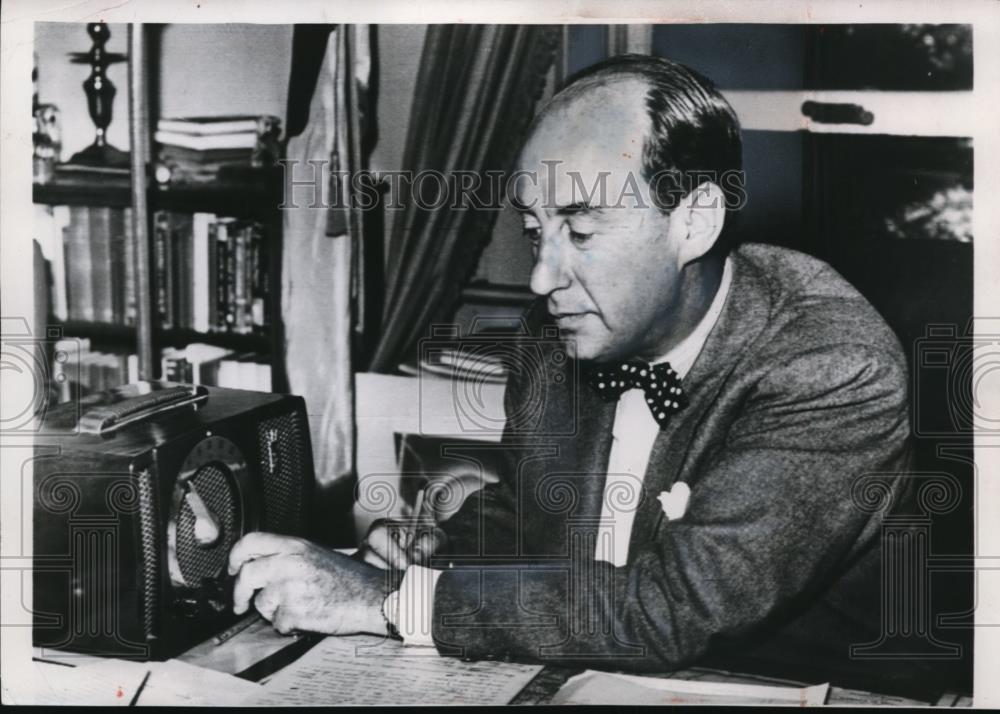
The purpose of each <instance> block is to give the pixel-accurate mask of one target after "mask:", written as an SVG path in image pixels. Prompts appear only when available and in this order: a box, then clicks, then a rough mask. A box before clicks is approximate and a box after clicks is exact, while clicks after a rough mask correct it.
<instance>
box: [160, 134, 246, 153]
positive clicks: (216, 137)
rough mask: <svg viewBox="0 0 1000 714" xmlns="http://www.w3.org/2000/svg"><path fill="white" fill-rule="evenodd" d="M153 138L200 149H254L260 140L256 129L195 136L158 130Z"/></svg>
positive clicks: (169, 143) (161, 142)
mask: <svg viewBox="0 0 1000 714" xmlns="http://www.w3.org/2000/svg"><path fill="white" fill-rule="evenodd" d="M153 138H154V139H155V141H156V142H157V143H159V144H165V145H169V146H180V147H183V148H187V149H196V150H199V151H202V150H205V149H253V148H254V147H256V146H257V142H258V141H259V140H260V137H259V136H258V134H257V132H256V131H246V132H240V133H238V134H211V135H207V136H195V135H191V134H181V133H179V132H172V131H157V132H156V133H155V134H154V135H153Z"/></svg>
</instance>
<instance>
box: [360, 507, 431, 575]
mask: <svg viewBox="0 0 1000 714" xmlns="http://www.w3.org/2000/svg"><path fill="white" fill-rule="evenodd" d="M444 541H445V534H444V531H442V530H441V529H440V528H438V527H437V526H436V525H435V524H434V522H433V521H431V520H424V521H419V522H418V523H417V524H415V525H414V524H412V523H411V522H410V521H404V520H392V519H388V518H380V519H379V520H377V521H375V522H374V523H372V525H371V528H369V529H368V536H367V537H366V538H365V540H364V542H363V543H362V544H361V545H360V546H359V547H358V552H357V553H355V554H354V557H355V558H356V559H357V560H363V561H364V562H365V563H368V564H369V565H374V566H375V567H376V568H383V569H388V568H396V569H397V570H406V568H407V567H409V566H411V565H426V564H427V563H428V561H429V560H430V557H431V556H432V555H434V553H435V552H436V551H437V550H438V549H439V548H440V547H441V546H442V545H443V544H444Z"/></svg>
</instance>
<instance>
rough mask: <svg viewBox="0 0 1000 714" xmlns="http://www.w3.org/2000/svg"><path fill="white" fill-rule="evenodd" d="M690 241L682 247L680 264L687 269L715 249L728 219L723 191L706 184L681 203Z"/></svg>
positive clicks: (714, 185)
mask: <svg viewBox="0 0 1000 714" xmlns="http://www.w3.org/2000/svg"><path fill="white" fill-rule="evenodd" d="M682 205H683V206H684V209H685V210H684V215H683V221H684V228H685V229H686V231H687V237H686V238H685V239H684V241H683V243H682V244H681V253H680V256H679V257H680V262H681V265H687V264H688V263H691V262H693V261H695V260H698V259H699V258H701V257H702V256H704V255H705V254H706V253H708V251H710V250H711V249H712V246H714V245H715V241H717V240H718V239H719V234H720V233H722V225H723V222H724V221H725V219H726V197H725V195H724V194H723V193H722V189H721V188H719V187H718V185H717V184H715V183H712V182H711V181H705V182H704V183H701V184H699V185H698V187H697V188H695V189H694V190H692V191H691V192H690V193H689V194H688V195H687V196H685V197H684V199H683V201H682Z"/></svg>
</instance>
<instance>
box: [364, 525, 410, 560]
mask: <svg viewBox="0 0 1000 714" xmlns="http://www.w3.org/2000/svg"><path fill="white" fill-rule="evenodd" d="M396 533H400V535H404V534H405V531H404V530H403V528H402V527H401V526H389V525H383V526H380V527H378V528H375V529H373V530H372V531H371V532H370V533H369V534H368V541H367V542H368V546H369V547H370V548H371V549H372V550H373V551H375V554H376V555H377V556H378V557H380V558H381V559H382V560H383V561H384V562H385V563H386V564H387V565H388V566H391V567H393V568H398V569H400V570H402V569H404V568H406V567H407V566H408V565H409V564H410V558H409V556H407V554H406V551H405V550H404V549H403V548H401V547H400V546H399V543H397V542H396V536H395V534H396Z"/></svg>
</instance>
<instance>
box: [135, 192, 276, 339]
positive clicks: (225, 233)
mask: <svg viewBox="0 0 1000 714" xmlns="http://www.w3.org/2000/svg"><path fill="white" fill-rule="evenodd" d="M153 268H154V273H153V286H154V293H153V297H154V300H155V302H154V305H155V308H156V313H157V317H158V318H159V324H160V326H161V327H163V328H164V329H170V328H185V329H192V330H197V331H198V332H226V333H235V334H263V333H265V332H266V331H267V329H268V327H269V326H270V320H269V317H268V312H269V309H270V302H271V285H270V260H269V256H268V243H267V240H266V237H265V235H264V230H263V227H262V226H261V224H260V223H257V222H256V221H250V220H242V219H237V218H224V217H217V216H216V215H215V214H211V213H194V214H190V213H175V212H172V211H157V212H156V213H155V215H154V216H153Z"/></svg>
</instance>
